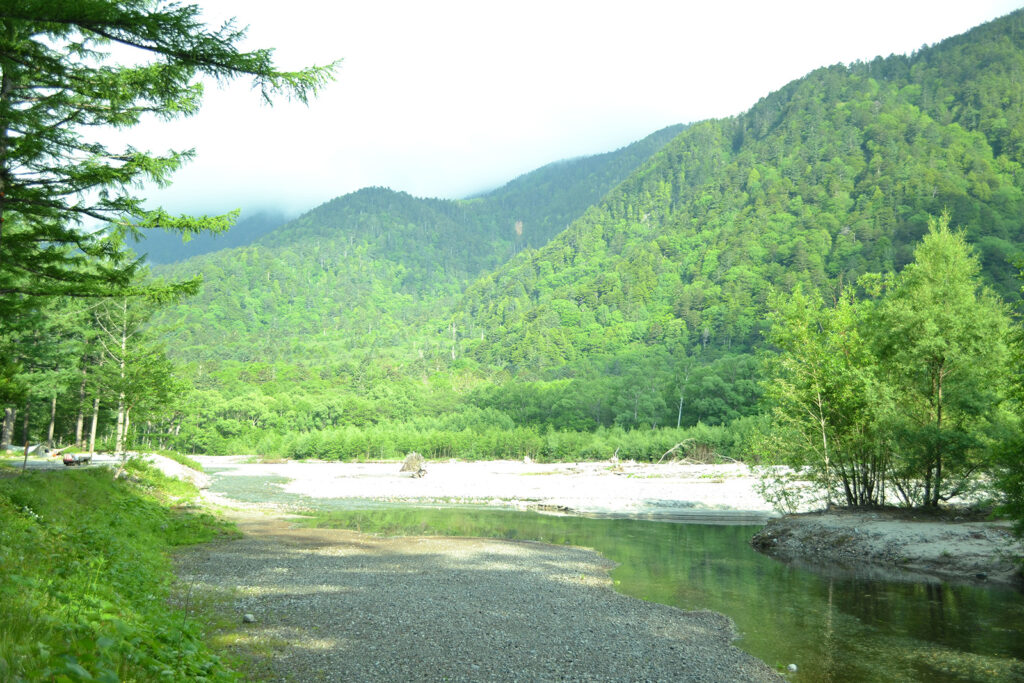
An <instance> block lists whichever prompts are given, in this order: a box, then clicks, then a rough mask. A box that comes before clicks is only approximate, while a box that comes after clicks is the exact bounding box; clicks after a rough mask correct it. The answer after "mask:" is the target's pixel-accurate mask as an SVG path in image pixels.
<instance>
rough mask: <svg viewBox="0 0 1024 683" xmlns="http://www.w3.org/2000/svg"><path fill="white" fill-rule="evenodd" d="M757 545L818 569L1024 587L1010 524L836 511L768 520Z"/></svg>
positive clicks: (948, 516)
mask: <svg viewBox="0 0 1024 683" xmlns="http://www.w3.org/2000/svg"><path fill="white" fill-rule="evenodd" d="M751 544H752V545H753V546H754V547H755V548H756V549H758V550H760V551H761V552H763V553H766V554H768V555H771V556H772V557H775V558H777V559H779V560H782V561H784V562H789V563H792V564H795V565H798V566H803V567H807V568H809V569H812V570H825V571H827V572H830V573H833V574H836V573H844V571H845V572H846V573H849V574H851V575H856V576H862V577H863V576H870V577H873V578H878V579H885V580H895V581H920V582H923V583H937V582H940V581H947V582H948V581H951V582H955V583H973V584H985V583H997V584H1007V585H1012V586H1016V587H1018V588H1019V587H1021V586H1024V580H1022V578H1021V572H1020V566H1019V561H1020V557H1021V555H1022V547H1021V543H1020V541H1018V540H1015V539H1014V537H1013V535H1012V533H1011V531H1010V524H1009V522H991V521H984V520H965V519H958V518H956V517H955V515H954V514H953V513H946V514H945V515H944V516H939V515H930V516H929V515H928V514H925V513H923V512H920V511H916V510H832V511H829V512H813V513H807V514H800V515H787V516H785V517H781V518H776V519H772V520H769V522H768V524H767V525H766V526H765V527H764V528H763V529H761V530H760V531H759V532H757V534H755V535H754V537H753V539H751Z"/></svg>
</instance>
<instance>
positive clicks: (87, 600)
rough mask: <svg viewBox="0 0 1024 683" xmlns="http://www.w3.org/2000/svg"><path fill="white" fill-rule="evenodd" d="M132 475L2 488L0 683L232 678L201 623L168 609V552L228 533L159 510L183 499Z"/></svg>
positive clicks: (86, 474)
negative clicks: (1, 681) (209, 645)
mask: <svg viewBox="0 0 1024 683" xmlns="http://www.w3.org/2000/svg"><path fill="white" fill-rule="evenodd" d="M132 472H133V474H132V477H131V478H129V479H126V480H120V481H113V480H112V479H111V477H110V471H109V470H107V469H105V468H90V469H85V470H67V471H57V472H36V473H27V474H25V475H22V476H19V477H4V478H0V565H2V566H3V567H4V572H3V576H2V577H0V611H2V612H3V614H4V619H3V620H2V621H0V678H3V679H4V680H11V681H33V680H55V681H79V680H98V681H118V680H157V679H168V680H208V681H227V680H236V676H235V675H234V674H233V673H232V672H231V671H230V669H229V668H228V667H227V666H226V665H225V664H224V662H222V661H221V660H220V659H219V657H218V656H217V655H215V654H213V653H212V652H210V650H209V649H208V648H207V647H206V645H205V644H204V642H203V630H202V625H201V624H200V623H199V622H197V621H196V620H195V619H194V618H192V617H191V616H189V615H186V614H182V613H181V612H178V611H176V610H173V609H171V608H170V607H169V605H168V602H167V598H168V591H169V588H168V586H169V579H170V578H171V576H172V574H171V567H170V564H169V562H168V559H167V556H166V553H167V551H168V550H169V548H170V547H171V546H173V545H180V544H186V543H197V542H201V541H206V540H209V539H211V538H213V537H215V536H217V535H220V534H222V533H224V532H225V531H226V528H225V527H224V526H223V525H222V524H221V523H220V522H218V521H217V520H215V519H214V518H212V517H210V516H209V515H193V514H189V513H187V512H176V511H174V510H172V509H171V507H170V505H169V504H168V503H166V502H161V501H162V500H169V499H171V498H176V496H177V493H181V491H180V490H179V491H177V492H169V491H168V490H167V489H166V487H165V483H166V482H164V481H163V480H162V479H161V478H160V477H157V476H155V475H154V473H153V472H152V471H150V470H149V469H147V468H144V467H143V468H138V467H133V470H132ZM186 486H187V485H186ZM191 494H192V495H194V494H195V490H194V488H193V489H192V492H191Z"/></svg>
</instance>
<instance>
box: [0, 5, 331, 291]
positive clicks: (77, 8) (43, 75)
mask: <svg viewBox="0 0 1024 683" xmlns="http://www.w3.org/2000/svg"><path fill="white" fill-rule="evenodd" d="M0 21H2V24H3V31H2V32H0V73H2V78H3V88H2V91H0V149H2V150H3V154H2V155H0V178H2V182H3V186H2V189H3V193H2V196H0V218H2V219H3V221H2V223H0V225H2V231H0V295H2V296H11V295H16V294H28V295H55V294H63V295H71V296H97V295H110V294H112V293H122V292H130V291H133V278H134V277H135V274H136V271H137V270H138V268H139V265H140V263H139V261H137V260H136V259H134V257H133V256H132V254H131V253H130V252H128V251H126V250H125V248H124V238H125V237H126V236H127V235H138V234H139V231H140V230H143V229H148V228H157V227H159V228H164V229H168V230H173V231H177V232H179V233H182V234H184V235H191V234H195V233H198V232H202V231H223V230H225V229H227V228H228V227H229V226H230V225H231V223H232V222H233V219H234V215H228V216H220V217H213V218H211V217H205V216H204V217H190V216H171V215H169V214H167V213H166V212H165V211H163V210H162V209H147V208H145V207H144V206H143V203H142V202H141V201H140V199H138V198H137V197H134V196H132V195H131V194H130V190H131V188H133V187H138V186H141V185H142V184H143V183H144V182H153V183H157V184H161V185H162V184H166V183H167V182H168V180H169V178H170V175H171V174H172V173H174V171H176V170H177V169H178V168H179V167H180V166H181V165H182V164H183V163H184V162H185V161H187V160H188V159H190V158H191V157H192V152H191V151H186V152H173V151H172V152H168V153H167V154H165V155H163V156H158V155H152V154H149V153H147V152H144V151H140V150H138V149H135V148H134V147H131V146H128V147H126V148H125V149H110V148H109V147H108V146H107V145H105V144H104V143H103V142H102V141H101V140H100V139H99V138H95V137H93V138H92V139H89V136H90V134H91V131H93V130H96V129H101V128H104V127H114V128H130V127H132V126H135V125H137V124H138V123H140V122H141V121H142V120H143V119H144V118H145V117H146V116H151V115H155V116H159V117H161V118H165V119H172V118H176V117H179V116H190V115H192V114H194V113H195V112H196V111H198V109H199V104H200V101H201V99H202V93H203V89H202V86H201V84H200V83H199V82H198V78H199V77H201V76H208V77H212V78H214V79H217V80H220V81H226V80H231V79H234V78H238V77H240V76H248V77H251V78H252V79H253V85H254V86H255V87H257V88H259V89H260V91H261V93H262V95H263V98H264V99H265V100H267V101H269V100H270V98H271V96H274V95H282V94H283V95H288V96H293V97H296V98H297V99H299V100H301V101H306V100H307V98H308V97H309V96H310V95H312V94H314V93H315V92H316V91H317V89H318V88H320V87H321V86H322V85H323V84H324V83H325V82H326V81H327V80H328V79H330V77H331V71H332V68H333V67H331V66H329V67H313V68H309V69H305V70H302V71H298V72H282V71H279V70H277V69H276V68H275V67H274V64H273V61H272V59H271V52H272V51H271V50H255V51H253V52H241V51H239V49H238V47H237V45H238V43H240V42H241V41H242V40H243V39H244V37H245V31H244V30H240V29H238V28H237V27H236V26H235V25H234V24H233V23H232V22H228V23H226V24H224V25H223V26H221V27H220V28H219V29H216V30H211V29H209V28H208V27H206V26H205V25H204V24H203V23H202V21H201V20H200V10H199V8H198V7H197V6H195V5H178V4H168V3H155V2H149V1H148V0H75V1H70V0H55V1H54V0H46V1H45V2H44V1H41V0H25V1H24V2H18V3H16V4H12V3H5V5H4V7H3V9H2V11H0ZM112 44H116V45H117V46H118V47H120V48H130V49H132V50H135V51H138V52H139V53H141V54H142V55H143V56H144V57H146V58H147V59H148V60H149V61H143V62H141V63H138V64H133V65H130V66H126V65H117V64H111V63H109V62H108V61H107V60H108V58H109V56H110V53H109V52H107V48H108V47H109V46H110V45H112ZM86 219H90V220H99V221H109V222H110V224H109V226H108V227H107V228H105V229H100V230H83V229H82V228H81V227H80V223H81V222H82V221H83V220H86ZM196 284H197V283H196V282H195V281H186V282H182V283H172V284H168V285H164V287H163V289H164V291H169V292H173V293H178V294H180V293H183V292H187V291H194V290H195V286H196ZM146 289H148V290H149V291H150V292H151V293H152V292H153V291H154V290H155V288H153V287H149V288H146Z"/></svg>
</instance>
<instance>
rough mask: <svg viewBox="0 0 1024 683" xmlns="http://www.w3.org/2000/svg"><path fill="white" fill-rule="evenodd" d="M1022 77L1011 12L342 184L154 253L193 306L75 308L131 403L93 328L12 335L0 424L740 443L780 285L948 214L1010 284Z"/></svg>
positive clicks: (492, 445)
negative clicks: (707, 109) (598, 133)
mask: <svg viewBox="0 0 1024 683" xmlns="http://www.w3.org/2000/svg"><path fill="white" fill-rule="evenodd" d="M1021 82H1024V14H1022V13H1021V12H1017V13H1014V14H1011V15H1009V16H1007V17H1004V18H1002V19H999V20H997V21H994V22H991V23H989V24H986V25H984V26H981V27H979V28H977V29H974V30H972V31H970V32H968V33H966V34H964V35H962V36H959V37H956V38H953V39H950V40H946V41H944V42H942V43H939V44H937V45H935V46H932V47H926V48H922V49H921V50H919V51H918V52H915V53H914V54H912V55H907V56H891V57H888V58H878V59H875V60H873V61H871V62H867V63H855V64H850V65H833V66H830V67H825V68H821V69H818V70H816V71H814V72H812V73H810V74H808V75H807V76H805V77H803V78H801V79H798V80H796V81H793V82H792V83H789V84H788V85H786V86H785V87H783V88H781V89H780V90H779V91H777V92H774V93H771V94H769V95H767V96H766V97H764V98H763V99H762V100H760V101H759V102H757V103H756V104H754V105H753V106H752V107H751V108H750V109H749V110H748V111H746V112H744V113H742V114H739V115H737V116H734V117H730V118H725V119H719V120H710V121H702V122H698V123H694V124H692V125H689V126H686V127H684V126H676V127H672V128H667V129H664V130H661V131H658V132H656V133H654V134H652V135H651V136H649V137H647V138H645V139H644V140H641V141H639V142H637V143H635V144H633V145H630V146H627V147H624V148H622V149H620V150H618V151H615V152H611V153H608V154H603V155H598V156H594V157H586V158H581V159H572V160H567V161H562V162H557V163H554V164H551V165H549V166H546V167H544V168H541V169H538V170H537V171H534V172H532V173H528V174H526V175H524V176H522V177H520V178H517V179H515V180H513V181H511V182H510V183H508V184H507V185H505V186H503V187H501V188H498V189H496V190H494V191H492V192H488V193H485V194H482V195H480V196H477V197H473V198H469V199H465V200H458V201H452V200H441V199H422V198H416V197H412V196H409V195H408V194H405V193H402V192H396V191H393V190H390V189H385V188H366V189H363V190H360V191H358V192H355V193H352V194H349V195H346V196H343V197H338V198H337V199H334V200H332V201H330V202H327V203H326V204H324V205H322V206H319V207H317V208H315V209H313V210H311V211H309V212H307V213H305V214H303V215H302V216H300V217H298V218H296V219H294V220H291V221H289V222H287V223H285V224H283V225H281V226H279V227H277V228H275V229H273V230H270V231H269V232H266V233H265V234H263V235H261V236H259V237H258V238H257V239H255V241H253V242H252V243H250V244H246V245H243V246H238V247H234V248H230V249H223V250H220V251H214V252H211V253H206V254H202V255H198V256H193V257H191V258H189V259H187V260H185V261H182V262H179V263H174V264H169V265H156V266H154V267H153V271H152V274H150V275H149V277H156V278H158V279H156V280H153V281H156V282H182V281H184V282H189V281H190V278H193V277H194V276H201V278H202V283H203V284H202V287H201V290H200V291H199V292H198V293H197V294H196V295H194V296H190V297H184V296H179V297H177V298H174V297H171V298H170V299H172V300H168V301H162V302H153V303H145V304H143V303H141V302H131V303H129V302H127V301H122V304H123V305H122V306H121V308H120V309H118V308H117V307H116V306H113V307H112V306H109V305H105V306H102V307H98V308H97V307H93V308H89V307H78V308H76V307H75V306H74V305H72V304H68V306H69V308H68V310H67V311H66V312H65V313H62V314H61V315H64V316H65V317H67V318H68V319H76V320H80V321H88V322H80V323H78V324H79V325H82V326H84V327H87V328H90V329H92V330H94V331H95V330H97V329H107V328H110V329H113V327H114V325H113V323H111V322H110V321H111V320H113V318H111V316H112V315H114V314H115V313H118V312H119V315H120V317H119V318H117V320H120V324H121V329H122V332H127V331H128V330H129V329H131V330H137V331H138V333H137V334H136V333H134V332H132V333H131V334H127V333H126V334H123V337H124V339H126V340H127V339H132V340H134V341H135V342H136V343H137V345H138V346H137V349H136V350H135V351H134V353H135V354H136V356H137V358H139V359H144V358H151V359H161V358H162V359H166V360H167V361H168V362H167V364H165V365H162V364H161V363H162V362H163V361H161V362H157V361H155V360H154V361H153V362H152V363H151V364H150V365H147V364H146V363H143V362H141V361H140V362H138V363H137V364H138V365H139V366H140V367H143V368H147V367H148V368H151V374H150V377H151V381H150V382H149V384H148V385H146V384H145V383H144V382H142V379H141V377H142V375H140V379H139V380H138V382H139V384H138V386H140V387H145V386H148V387H149V389H147V390H145V391H143V390H141V389H140V390H138V391H136V392H135V393H137V394H138V395H139V397H140V398H139V399H138V401H136V402H134V403H133V402H132V401H131V400H130V399H131V396H132V395H133V391H135V390H129V389H128V388H127V387H128V386H129V384H130V381H131V380H132V378H131V377H130V376H129V375H130V373H125V372H123V371H122V363H121V361H120V360H119V359H118V358H115V357H113V356H112V355H111V354H109V353H107V354H106V356H104V352H103V351H102V349H101V348H100V347H101V346H102V344H101V343H100V342H101V341H102V334H100V333H99V332H94V333H93V334H94V335H95V336H96V337H97V339H93V340H92V341H90V340H89V339H87V338H86V337H85V336H84V335H81V334H77V335H76V334H70V335H65V336H67V337H68V339H67V340H66V343H67V345H68V346H67V347H66V348H65V349H64V350H63V351H62V350H59V349H55V350H53V351H52V354H54V357H60V356H62V354H63V357H65V358H68V357H73V358H74V360H73V362H70V363H65V364H64V365H62V366H61V370H60V371H59V372H57V371H55V370H53V369H52V367H51V366H57V365H60V363H59V362H52V361H50V360H46V361H39V362H37V360H38V359H39V358H42V357H46V358H49V356H45V354H44V352H43V351H42V349H43V347H44V346H46V345H47V344H49V345H53V344H55V343H57V342H58V341H59V340H60V339H61V336H60V335H54V336H51V337H48V338H47V341H46V343H45V344H44V343H43V342H42V341H41V340H39V341H32V342H31V344H35V345H36V346H37V347H38V350H34V351H33V352H32V353H31V354H26V357H25V358H24V359H18V360H17V361H16V362H17V363H18V364H19V368H20V369H21V372H20V374H19V375H18V376H19V377H21V378H22V379H21V380H19V381H22V382H23V384H22V385H21V386H23V387H24V389H23V390H22V391H21V393H20V394H19V399H18V402H17V403H15V402H11V403H10V406H11V407H10V408H9V409H8V417H9V422H10V425H9V428H8V430H7V431H8V432H12V431H13V430H14V428H15V427H14V414H15V413H16V411H18V410H20V411H21V412H20V415H22V416H28V418H29V420H28V422H27V423H26V424H25V425H24V426H23V429H24V430H25V431H27V432H30V433H34V434H43V433H45V432H47V430H48V429H49V428H50V425H51V424H55V425H56V427H55V428H54V429H55V434H56V435H57V436H55V438H63V439H64V440H68V439H71V438H74V439H75V440H78V441H81V440H83V439H84V436H81V435H82V434H83V432H88V431H89V430H88V426H86V427H82V426H81V425H82V424H83V423H85V424H86V425H88V422H89V417H90V412H91V413H92V414H93V415H96V416H97V417H96V419H95V421H98V423H99V425H100V427H99V435H98V438H99V439H100V440H101V441H103V440H104V439H110V440H117V441H121V440H122V439H118V438H117V435H118V434H122V437H123V440H126V441H127V442H128V443H130V444H135V445H139V446H142V445H146V446H151V447H155V446H162V447H174V448H179V449H182V450H185V451H189V452H207V453H229V452H256V453H261V454H265V455H284V456H288V457H311V456H316V457H331V458H359V457H365V458H376V457H394V456H397V455H400V454H402V453H404V452H406V451H408V450H419V451H421V452H424V453H426V454H428V455H430V456H434V457H448V456H461V457H521V456H523V455H529V456H531V457H541V458H545V457H548V458H575V457H608V456H610V455H612V454H613V453H618V454H619V455H620V456H622V457H635V458H641V459H651V458H653V459H657V458H658V457H660V456H661V455H662V454H663V453H664V452H665V451H666V450H668V449H669V448H671V447H672V446H673V445H676V444H686V447H687V448H689V449H690V450H691V451H694V452H698V451H699V452H709V453H710V452H714V453H719V454H722V455H728V456H731V457H744V456H745V455H746V454H748V452H749V450H750V448H751V443H753V441H752V440H754V439H755V437H754V436H753V435H756V434H758V433H760V432H761V431H763V429H764V428H765V425H766V424H767V423H768V421H769V418H768V413H769V412H770V407H771V406H770V401H771V391H770V388H771V386H772V383H771V380H772V378H771V377H770V376H769V375H770V372H769V371H770V370H771V368H772V367H773V366H772V362H771V358H772V356H773V354H775V353H777V351H778V344H776V343H772V342H771V341H770V339H771V327H770V321H771V320H772V319H773V318H772V316H773V315H774V313H773V309H772V306H771V302H772V301H773V300H777V297H779V296H788V295H790V294H791V293H793V292H796V291H802V292H817V293H818V294H819V295H820V296H822V297H824V300H826V301H837V300H838V299H839V298H840V295H841V293H842V292H844V291H847V289H848V288H849V287H851V286H853V287H854V290H855V291H856V294H855V295H856V296H859V297H863V296H865V295H866V291H865V290H864V289H863V288H859V289H858V287H857V286H856V283H858V282H863V278H864V277H865V276H866V275H869V274H873V273H875V274H885V273H898V272H900V271H901V270H902V269H904V268H905V266H907V264H909V263H911V262H912V260H913V258H914V253H915V249H917V248H918V246H919V245H920V242H921V239H922V238H923V237H924V236H925V235H926V234H928V230H929V228H928V226H929V224H930V222H934V221H935V220H937V219H938V218H939V217H940V216H945V218H944V220H945V221H946V222H947V223H948V225H949V226H951V227H952V228H953V229H954V230H961V231H962V233H963V235H964V237H965V239H966V243H967V244H969V245H970V249H971V250H973V253H974V254H975V255H976V257H977V259H978V263H979V272H978V274H977V277H978V278H979V285H980V284H981V283H984V284H985V285H986V286H988V287H990V288H991V289H992V290H993V291H994V292H996V293H997V294H998V295H999V296H1000V297H1002V298H1003V300H1004V301H1006V302H1010V303H1013V302H1016V301H1017V300H1019V298H1020V283H1019V281H1018V280H1017V275H1018V272H1019V270H1018V266H1017V265H1015V264H1016V262H1018V261H1019V260H1020V259H1021V258H1022V257H1024V219H1022V216H1024V166H1022V164H1024V146H1022V145H1024V142H1022V141H1024V120H1022V117H1024V113H1022V112H1024V90H1022V89H1021V87H1020V85H1019V84H1020V83H1021ZM144 244H145V243H144ZM140 277H141V275H140ZM61 305H63V304H61ZM130 309H136V312H134V313H133V312H132V310H130ZM47 315H49V316H50V317H51V318H52V316H53V315H55V314H47ZM76 316H77V317H76ZM104 316H105V317H104ZM97 320H102V321H104V323H103V325H99V324H98V323H97V322H96V321H97ZM104 326H105V327H104ZM108 341H109V339H108ZM29 343H30V342H29V341H27V340H24V339H23V340H22V348H27V346H26V345H28V344H29ZM129 346H130V345H129ZM47 348H48V347H47ZM129 350H130V349H129ZM46 353H51V352H49V351H47V352H46ZM114 355H115V356H116V354H114ZM29 356H32V357H31V358H29ZM130 365H131V363H128V366H130ZM93 369H95V372H94V371H93ZM153 373H155V374H153ZM142 374H143V375H144V374H145V373H142ZM152 377H158V378H159V379H158V380H152ZM43 378H45V381H44V379H43ZM157 386H159V387H162V390H161V393H159V396H160V399H159V400H151V399H150V398H148V397H150V396H152V395H153V394H152V388H153V387H157ZM101 388H102V390H101ZM766 390H769V391H768V394H766ZM147 392H148V393H147ZM94 396H96V397H98V399H99V401H98V403H96V404H95V405H94V404H93V403H91V402H90V401H91V400H92V398H93V397H94ZM144 396H145V397H147V398H143V397H144ZM169 397H173V400H170V399H169ZM26 408H27V410H26ZM132 411H134V416H133V415H132ZM118 415H120V419H118ZM118 425H121V426H120V427H118ZM76 426H77V434H76V435H75V436H74V437H72V436H71V434H72V433H73V432H76V429H75V428H76ZM5 433H6V432H5ZM61 435H63V436H61Z"/></svg>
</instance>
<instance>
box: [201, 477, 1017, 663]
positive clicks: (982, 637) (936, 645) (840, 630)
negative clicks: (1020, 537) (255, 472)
mask: <svg viewBox="0 0 1024 683" xmlns="http://www.w3.org/2000/svg"><path fill="white" fill-rule="evenodd" d="M282 481H283V480H281V479H277V480H275V479H271V478H262V477H261V478H258V477H238V476H230V477H215V479H214V489H215V490H216V491H218V492H219V493H222V494H224V495H227V496H229V497H232V498H235V499H237V500H253V501H255V500H277V501H278V502H286V503H293V504H298V505H303V506H306V507H308V508H310V509H312V510H314V511H315V517H314V519H313V521H311V523H313V524H316V525H318V526H329V527H335V528H346V529H355V530H359V531H362V532H364V533H374V534H383V535H412V534H415V535H429V534H438V535H450V536H483V537H489V538H504V539H515V540H535V541H543V542H546V543H553V544H556V545H562V544H565V545H576V546H584V547H588V548H593V549H595V550H597V551H598V552H600V553H601V554H603V555H604V556H606V557H608V558H610V559H612V560H614V561H616V562H618V563H619V566H618V567H617V568H616V569H615V570H613V571H612V579H613V581H614V582H615V587H616V589H617V590H619V591H621V592H623V593H625V594H627V595H632V596H635V597H638V598H642V599H644V600H651V601H654V602H660V603H664V604H667V605H675V606H677V607H680V608H683V609H688V610H691V609H710V610H714V611H716V612H721V613H723V614H727V615H729V616H730V617H732V619H733V620H734V621H735V622H736V626H737V628H738V630H739V632H740V633H741V638H740V640H738V641H737V642H736V644H737V645H738V646H739V647H741V648H743V649H744V650H746V651H747V652H750V653H751V654H753V655H755V656H757V657H760V658H761V659H763V660H764V661H766V662H767V663H768V664H769V665H771V666H774V667H776V668H778V669H780V670H784V669H785V667H786V665H788V664H790V663H795V664H797V666H798V667H799V671H798V673H797V674H795V675H793V676H791V677H790V678H791V679H792V680H796V681H1024V594H1021V593H1020V592H1018V591H1015V590H1012V589H1000V588H983V587H976V586H952V585H945V584H927V585H926V584H919V583H901V582H895V581H879V580H873V579H864V578H850V577H848V576H847V577H826V576H821V575H819V574H816V573H812V572H809V571H807V570H803V569H798V568H794V567H789V566H787V565H784V564H782V563H780V562H777V561H775V560H772V559H771V558H768V557H765V556H764V555H761V554H759V553H757V552H755V551H754V550H753V549H752V548H751V547H750V545H749V540H750V537H751V536H753V534H754V533H755V532H756V531H757V529H758V527H756V526H723V525H709V524H675V523H665V522H650V521H637V520H625V519H589V518H581V517H571V516H551V515H543V514H538V513H532V512H516V511H508V510H494V509H489V508H470V507H444V508H435V507H417V506H383V505H380V504H374V503H369V502H367V503H353V502H352V501H338V500H322V499H306V498H303V497H300V496H290V495H285V494H283V493H282V492H281V491H280V488H279V487H278V486H277V483H278V482H282Z"/></svg>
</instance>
